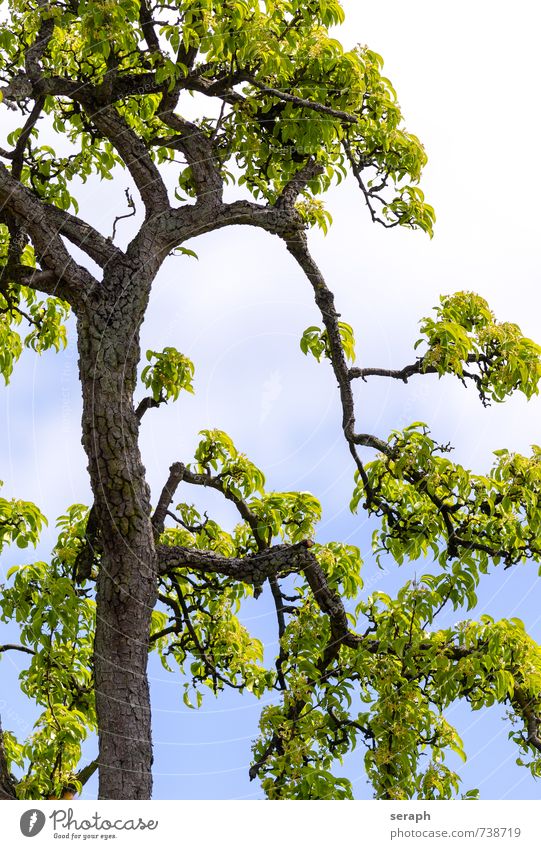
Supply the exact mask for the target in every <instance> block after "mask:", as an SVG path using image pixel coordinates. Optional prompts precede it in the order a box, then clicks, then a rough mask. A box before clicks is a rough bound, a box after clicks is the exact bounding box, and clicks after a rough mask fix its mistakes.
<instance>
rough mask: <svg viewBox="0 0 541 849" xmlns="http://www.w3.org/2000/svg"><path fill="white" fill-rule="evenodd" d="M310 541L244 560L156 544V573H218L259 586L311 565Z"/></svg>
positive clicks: (281, 546) (274, 548)
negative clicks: (278, 576) (181, 570)
mask: <svg viewBox="0 0 541 849" xmlns="http://www.w3.org/2000/svg"><path fill="white" fill-rule="evenodd" d="M312 545H313V543H312V541H311V540H304V541H303V542H299V543H296V544H295V545H285V544H284V545H274V546H272V547H271V548H268V549H266V550H265V551H262V552H258V553H257V554H250V555H248V556H247V557H224V556H223V555H221V554H217V553H216V552H215V551H203V550H200V549H193V548H186V547H184V546H168V545H157V546H156V552H157V555H158V564H159V573H160V574H161V575H167V574H168V573H169V572H171V570H174V569H180V568H188V569H189V570H190V571H192V572H202V573H203V574H209V573H210V574H219V575H225V576H227V577H229V578H234V579H235V580H237V581H243V582H244V583H247V584H254V585H255V586H261V585H262V584H263V583H264V581H266V580H267V578H269V577H270V576H273V575H290V574H291V573H294V572H302V571H303V570H304V569H306V568H308V567H310V565H311V564H312V557H313V555H311V552H310V548H311V547H312Z"/></svg>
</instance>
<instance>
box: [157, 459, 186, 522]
mask: <svg viewBox="0 0 541 849" xmlns="http://www.w3.org/2000/svg"><path fill="white" fill-rule="evenodd" d="M185 472H186V467H185V466H183V465H182V463H173V465H172V466H171V467H170V469H169V477H168V478H167V481H166V482H165V485H164V487H163V489H162V492H161V495H160V497H159V499H158V503H157V505H156V509H155V511H154V515H153V516H152V526H153V528H154V534H155V536H156V538H159V537H160V536H161V534H163V531H164V527H165V517H166V516H167V512H168V510H169V507H170V505H171V502H172V501H173V498H174V497H175V492H176V491H177V487H178V485H179V484H180V482H181V480H182V479H183V477H184V474H185Z"/></svg>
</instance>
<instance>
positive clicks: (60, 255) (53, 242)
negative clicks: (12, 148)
mask: <svg viewBox="0 0 541 849" xmlns="http://www.w3.org/2000/svg"><path fill="white" fill-rule="evenodd" d="M0 209H5V210H6V211H7V212H8V213H10V214H11V215H13V216H15V218H17V219H18V220H19V221H20V222H21V223H22V226H23V228H24V230H25V232H26V233H27V234H28V235H29V236H30V238H31V239H32V242H33V244H34V247H35V249H36V254H37V256H38V259H39V262H40V264H41V266H42V270H43V271H49V272H53V273H54V275H55V277H56V284H55V286H54V291H53V292H51V294H55V295H57V296H58V297H62V298H64V300H66V301H68V302H69V303H71V304H77V303H79V302H81V301H82V300H84V299H85V297H86V296H87V295H88V294H89V292H90V290H91V289H92V288H93V286H94V284H95V283H96V281H95V279H94V277H93V276H92V275H91V274H90V272H88V271H87V270H86V269H85V268H83V267H82V266H80V265H78V264H77V263H76V262H75V260H73V259H72V257H71V256H70V255H69V253H68V251H67V250H66V248H65V246H64V243H63V242H62V239H61V238H60V236H59V234H58V229H57V227H56V226H55V218H56V217H57V212H56V211H55V210H56V208H55V207H53V206H51V205H50V204H46V203H44V202H43V201H42V200H40V199H39V198H38V197H36V195H34V194H33V192H31V191H30V189H27V188H26V187H25V186H22V185H21V184H20V183H19V182H18V181H17V180H15V179H13V177H12V176H11V174H10V173H9V171H8V169H7V168H6V167H5V166H4V165H2V164H1V163H0ZM37 279H38V278H37ZM27 285H30V286H31V285H32V278H30V280H29V282H28V284H27ZM44 291H45V290H44Z"/></svg>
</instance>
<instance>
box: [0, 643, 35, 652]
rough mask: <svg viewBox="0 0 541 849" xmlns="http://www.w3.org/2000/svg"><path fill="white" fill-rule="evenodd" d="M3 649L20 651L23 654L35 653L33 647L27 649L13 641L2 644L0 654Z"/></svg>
mask: <svg viewBox="0 0 541 849" xmlns="http://www.w3.org/2000/svg"><path fill="white" fill-rule="evenodd" d="M5 651H21V652H24V653H25V654H35V653H36V652H35V651H34V650H33V649H29V648H28V647H27V646H21V645H18V644H15V643H6V644H5V645H3V646H0V654H2V652H5Z"/></svg>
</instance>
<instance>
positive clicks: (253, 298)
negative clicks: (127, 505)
mask: <svg viewBox="0 0 541 849" xmlns="http://www.w3.org/2000/svg"><path fill="white" fill-rule="evenodd" d="M343 6H344V9H345V11H346V15H347V19H346V24H345V25H344V26H343V27H342V28H341V29H340V31H338V32H337V33H336V35H337V37H339V38H340V39H341V40H342V42H343V43H344V44H346V45H348V46H353V45H354V44H356V43H362V44H368V45H369V46H370V47H371V48H372V49H374V50H376V51H377V52H378V53H380V54H381V55H382V56H383V57H384V59H385V73H386V75H387V76H388V77H389V78H390V79H391V81H392V82H393V84H394V86H395V88H396V90H397V92H398V99H399V102H400V104H401V107H402V110H403V113H404V115H405V118H406V126H407V128H408V130H410V131H411V132H413V133H415V134H416V135H417V136H419V137H420V139H421V140H422V141H423V143H424V145H425V147H426V150H427V153H428V157H429V163H428V165H427V167H426V169H425V174H424V177H423V181H422V187H423V189H424V191H425V194H426V197H427V200H428V202H429V203H431V204H432V205H433V206H434V207H435V209H436V214H437V223H436V229H435V235H434V239H433V240H429V239H428V237H426V236H425V235H423V234H421V233H412V232H410V231H406V230H401V229H398V228H397V229H394V230H391V231H388V230H383V229H382V228H378V227H377V226H374V225H372V224H371V223H370V220H369V216H368V214H367V211H366V209H365V207H364V202H363V200H362V198H361V196H360V195H359V192H358V190H357V188H356V186H355V185H354V183H353V181H352V180H348V181H347V182H346V183H345V184H343V185H341V186H339V187H337V188H334V189H332V190H331V191H330V192H329V193H328V195H327V199H326V203H327V208H328V209H329V210H330V212H331V213H332V215H333V219H334V223H333V226H332V228H331V229H330V232H329V234H328V235H327V237H323V236H322V235H321V234H318V233H316V232H313V233H312V234H311V245H312V248H313V252H314V255H315V256H316V258H317V260H318V261H319V263H320V265H321V267H322V269H323V270H324V272H325V275H326V278H327V281H328V283H329V285H330V287H331V288H332V289H333V291H334V293H335V298H336V303H337V308H338V310H339V312H340V313H341V315H342V318H343V320H345V321H347V322H348V323H349V324H351V325H352V326H353V327H354V329H355V335H356V340H357V357H358V364H359V365H362V366H380V367H395V368H399V367H401V366H403V365H405V364H407V363H409V362H412V361H413V359H414V356H415V355H414V353H413V343H414V342H415V341H416V339H417V338H418V321H419V319H420V318H421V317H422V316H424V315H427V314H428V313H429V312H430V310H431V309H432V307H433V306H434V305H436V304H437V302H438V298H439V296H440V294H448V293H450V292H453V291H458V290H464V289H465V290H471V291H476V292H478V293H479V294H481V295H483V297H485V298H486V299H487V300H488V301H489V304H490V306H491V307H492V309H493V310H494V312H495V313H496V316H497V317H498V318H499V319H500V320H509V321H514V322H516V323H518V324H519V325H520V326H521V328H522V330H523V332H524V333H525V334H526V335H527V336H530V337H531V338H533V339H536V340H537V341H541V312H540V309H539V307H540V305H541V304H540V301H541V297H540V294H539V277H540V272H539V255H538V250H537V247H536V243H538V242H539V236H538V233H537V232H536V231H537V230H538V223H537V219H538V210H537V206H538V198H539V197H540V189H541V186H540V180H541V177H540V170H539V167H538V164H537V162H536V152H537V147H538V138H539V131H540V129H541V126H540V118H539V110H538V91H537V81H538V79H539V62H540V59H539V52H538V49H537V48H538V45H537V35H536V33H537V31H538V30H537V27H536V9H535V5H534V4H533V3H529V2H523V0H522V2H517V3H515V4H513V6H512V11H511V7H510V6H509V5H508V4H507V3H502V2H491V3H490V4H489V3H488V2H486V1H485V0H477V2H476V3H475V4H468V3H466V2H464V0H457V2H455V3H453V4H452V5H451V4H447V5H443V4H434V3H432V2H424V0H422V1H421V0H412V2H410V3H408V4H405V3H403V2H399V0H388V2H386V3H385V4H374V3H372V4H368V3H364V2H354V1H353V0H345V2H343ZM126 185H127V183H126V181H125V177H124V175H122V174H121V175H120V176H119V177H118V178H115V180H114V181H112V182H110V183H93V184H92V185H88V186H87V187H85V188H84V191H82V193H81V196H82V199H83V200H84V201H85V205H84V206H83V205H81V209H84V210H85V212H88V217H89V219H90V220H91V221H92V223H94V224H95V225H97V226H99V227H101V229H102V231H103V232H104V233H105V234H106V235H108V234H110V233H111V230H112V221H113V219H114V217H115V215H117V214H122V213H123V212H124V211H125V208H124V207H125V200H124V188H125V187H126ZM129 225H130V222H126V223H124V228H125V229H124V230H123V231H122V230H121V237H122V238H124V239H127V238H128V237H129V234H130V230H129ZM120 228H122V223H121V225H120ZM189 247H190V248H192V249H194V250H196V251H197V253H198V255H199V260H194V259H191V258H174V259H169V260H168V261H167V262H166V264H165V266H164V268H163V269H162V271H161V273H160V276H159V278H158V280H157V281H156V284H155V287H154V291H153V295H152V299H151V304H150V309H149V314H148V317H147V320H146V322H145V325H144V328H143V338H142V345H143V349H145V348H152V349H161V348H163V347H165V346H166V345H174V346H175V347H176V348H178V349H179V350H181V351H182V352H183V353H185V354H187V355H188V356H189V357H190V358H191V359H192V360H193V361H194V362H195V365H196V380H195V389H196V392H195V395H194V396H193V397H192V396H188V395H185V396H184V397H181V399H179V401H178V402H177V403H176V404H174V405H173V404H171V405H168V406H167V407H166V408H161V409H160V410H158V411H150V412H149V413H148V414H147V416H146V417H145V421H144V422H143V425H142V450H143V456H144V462H145V465H146V468H147V473H148V478H149V482H150V485H151V487H152V490H153V492H154V493H157V492H159V490H160V488H161V486H162V484H163V482H164V481H165V479H166V476H167V470H168V467H169V465H170V464H171V463H172V462H173V461H175V460H183V461H189V460H190V459H191V457H192V456H193V450H194V447H195V445H196V444H197V441H198V437H197V434H198V431H199V430H201V429H202V428H207V427H217V428H220V429H222V430H225V431H227V432H228V433H229V434H230V435H231V436H232V438H233V440H234V441H235V443H236V445H237V447H238V448H239V449H240V450H242V451H243V452H245V453H246V454H248V456H249V457H250V458H251V459H252V460H253V461H254V462H255V463H256V464H257V465H258V466H259V467H260V468H262V469H263V471H264V472H265V475H266V477H267V486H268V488H269V489H276V490H294V489H306V490H310V491H312V492H314V494H315V495H317V496H318V497H319V498H320V499H321V501H322V504H323V508H324V513H323V519H322V522H321V524H320V526H319V529H318V539H319V540H320V541H327V540H333V539H338V540H341V541H344V542H348V543H351V544H355V545H358V546H359V547H360V549H361V553H362V555H363V558H364V560H365V566H364V575H365V588H366V591H367V592H368V591H373V590H374V589H381V590H384V591H385V592H389V593H391V594H392V593H394V592H396V590H397V588H398V587H399V586H400V585H401V584H402V583H404V581H405V580H407V579H408V578H411V577H412V569H411V567H407V566H405V567H402V568H401V569H399V568H398V567H396V566H393V565H392V564H388V566H387V567H386V569H385V570H384V571H381V570H378V569H377V567H376V566H375V564H374V563H373V560H372V558H371V556H370V533H371V530H372V527H373V526H372V525H371V524H370V523H369V522H367V521H366V519H365V518H363V517H362V516H352V515H351V514H350V512H349V509H348V504H349V499H350V495H351V490H352V477H353V469H352V465H351V459H350V457H349V453H348V451H347V449H346V447H345V444H344V440H343V436H342V435H341V430H340V409H339V403H338V394H337V390H336V386H335V381H334V379H333V375H332V372H331V370H330V368H329V367H328V366H327V365H326V364H325V363H320V364H318V363H316V361H315V360H313V358H306V357H304V356H303V354H302V353H301V351H300V349H299V339H300V337H301V335H302V332H303V330H304V329H305V328H306V327H308V326H309V325H311V324H317V323H319V316H318V313H317V311H316V308H315V306H314V304H313V302H312V294H311V289H310V287H309V285H308V284H307V283H306V281H305V280H304V279H303V277H302V275H301V274H300V272H299V271H298V270H297V268H296V266H295V264H294V263H293V261H292V259H291V258H290V257H289V256H288V255H287V253H286V252H285V250H284V248H283V246H282V245H281V244H279V243H278V242H277V240H273V238H272V237H271V236H270V235H268V234H265V233H262V232H259V231H252V230H248V229H247V228H231V229H228V230H222V231H220V232H218V233H215V234H210V235H206V236H204V237H200V238H198V239H197V240H193V242H192V243H190V245H189ZM356 403H357V415H358V427H359V430H362V431H368V432H371V433H375V434H377V435H378V436H381V437H385V436H386V435H387V434H388V433H389V432H390V430H391V429H393V428H402V427H404V426H405V425H407V424H408V423H410V422H411V421H414V420H423V421H426V422H427V423H429V424H430V426H431V428H432V430H433V433H434V434H435V436H436V438H437V439H438V440H441V441H443V442H447V441H448V440H449V441H451V442H452V443H453V445H454V446H455V454H454V458H455V459H456V460H457V461H459V462H461V463H463V464H464V465H466V466H468V467H469V468H472V469H473V470H475V471H478V472H481V473H482V472H483V471H484V470H487V469H488V468H489V467H490V465H491V463H492V459H493V458H492V453H491V452H492V451H493V450H495V449H498V448H501V447H503V446H506V447H509V448H511V449H513V450H517V451H520V452H523V453H526V452H528V450H529V445H530V444H531V443H532V442H539V441H541V440H540V435H539V426H540V425H539V423H540V415H539V413H540V410H541V406H540V401H539V399H533V400H532V401H530V402H527V401H526V400H525V399H524V397H523V396H520V397H518V396H517V397H513V398H511V399H510V400H509V401H508V402H506V403H505V404H504V405H494V406H492V407H490V408H488V409H485V408H483V407H482V405H481V404H480V402H479V400H478V398H477V397H476V394H475V392H473V391H470V392H467V391H466V390H465V389H464V388H463V387H462V386H461V384H460V383H459V382H458V381H456V380H453V379H452V378H446V379H443V380H438V379H437V378H435V377H433V376H425V377H424V378H422V379H417V381H415V380H413V381H411V382H410V383H409V384H408V385H407V386H405V385H403V384H401V383H397V382H392V381H389V382H387V381H384V380H382V379H374V381H373V382H370V383H367V384H363V385H361V386H357V387H356ZM80 414H81V404H80V392H79V387H78V382H77V357H76V352H75V351H74V348H73V345H70V347H69V348H68V350H67V351H66V352H64V353H63V354H61V355H53V354H47V355H44V356H42V357H37V356H35V355H34V354H33V353H32V352H30V353H25V354H24V355H23V358H22V360H21V362H20V363H19V365H18V367H17V369H16V372H15V374H14V377H13V380H12V383H11V384H10V386H9V387H8V388H7V389H5V390H4V389H3V388H1V389H0V432H1V433H2V438H1V439H0V478H1V479H3V480H4V482H5V486H4V489H3V490H2V494H3V495H4V496H6V495H7V496H10V495H17V496H18V497H21V498H25V499H27V500H34V501H35V502H36V503H37V504H39V505H40V506H41V507H42V509H43V510H44V512H45V513H46V514H47V515H48V517H49V519H50V524H49V529H48V531H47V532H46V533H45V534H44V537H43V540H42V545H41V547H40V549H39V551H38V555H39V556H41V557H45V556H46V553H47V551H48V550H49V549H50V547H51V544H52V543H53V541H54V538H55V533H54V519H55V517H56V516H57V515H59V514H61V513H62V512H63V511H64V509H65V507H66V506H67V505H69V504H72V503H74V502H82V503H89V501H90V495H89V486H88V479H87V473H86V461H85V457H84V454H83V451H82V448H81V445H80V433H79V431H80ZM369 456H370V454H369V452H367V453H366V457H367V458H368V457H369ZM181 495H182V493H181V492H179V496H181ZM184 495H185V497H186V498H188V499H190V498H193V497H194V494H193V493H184ZM214 495H215V497H212V494H211V495H210V496H208V501H206V502H199V503H201V504H202V505H203V506H208V509H209V511H212V515H213V516H214V517H215V518H216V519H217V520H218V521H221V522H223V523H224V524H225V525H228V524H232V523H234V522H235V521H236V517H235V516H234V515H233V514H232V512H231V510H230V509H229V505H227V504H226V505H224V504H222V503H221V501H220V500H219V497H218V496H217V495H216V494H214ZM18 557H20V555H18V554H17V555H15V554H13V555H12V554H9V553H8V555H7V556H6V557H5V558H3V560H2V562H1V563H0V575H1V574H2V572H3V570H5V569H7V568H8V567H9V565H11V563H12V562H15V561H16V560H17V558H18ZM538 580H539V579H538V577H537V572H536V567H535V566H534V565H532V564H526V565H525V566H524V567H516V568H514V569H512V570H508V571H506V572H502V571H501V570H497V569H494V570H493V573H492V574H490V575H489V576H487V578H486V579H484V580H483V583H482V588H481V589H482V592H481V593H480V603H479V607H478V609H477V610H476V611H475V612H474V614H473V615H479V614H480V613H484V612H486V613H490V614H491V615H493V616H495V617H496V618H498V617H502V616H504V615H505V616H519V617H520V618H521V619H523V620H524V622H525V623H526V625H527V628H528V630H529V632H530V633H531V635H532V636H533V637H534V638H536V639H537V640H539V641H541V615H540V613H539V602H538V598H539V590H538ZM458 615H459V614H454V616H455V617H457V616H458ZM452 617H453V614H451V619H450V620H449V621H448V622H447V624H450V623H451V622H452V621H454V620H453V618H452ZM244 621H245V623H246V624H247V625H248V626H249V627H250V628H251V629H253V631H254V633H256V634H257V635H258V636H260V637H261V639H263V641H264V643H265V648H266V651H267V652H268V654H269V657H272V654H273V653H274V652H275V651H276V642H275V640H276V636H275V624H274V616H273V614H272V610H271V607H270V605H269V600H268V598H267V597H266V596H265V595H264V596H262V598H261V599H260V600H259V601H258V602H257V603H255V602H254V603H251V604H250V605H249V606H248V607H247V609H246V611H245V615H244ZM442 624H443V625H445V624H446V621H445V620H442ZM1 633H2V632H1V631H0V634H1ZM21 657H22V656H21ZM21 657H18V656H13V653H11V654H9V655H7V656H6V657H4V659H3V661H2V667H1V670H0V672H1V676H2V679H1V680H2V688H1V690H0V711H1V713H2V718H3V723H4V727H6V728H11V729H12V730H14V731H20V732H21V733H23V732H24V731H28V730H29V723H31V721H32V717H33V713H32V710H31V709H30V708H29V706H28V705H26V704H25V703H24V702H23V701H22V700H21V698H20V697H19V696H18V695H17V692H16V691H17V674H18V672H19V671H20V668H21V663H22V662H23V661H22V660H21ZM151 686H152V696H153V715H154V737H155V740H154V745H155V764H154V768H155V797H156V798H209V799H211V798H228V799H229V798H230V799H233V798H236V799H239V798H254V799H255V798H261V792H260V790H259V788H258V787H257V786H255V785H254V784H253V783H252V784H251V783H250V782H249V780H248V776H247V771H248V765H249V757H250V745H251V741H252V740H253V739H254V737H255V736H256V735H257V719H258V715H259V711H260V708H261V703H260V702H256V700H253V699H250V698H249V697H245V696H243V697H239V696H238V694H236V693H231V694H224V695H223V696H221V697H220V698H219V699H215V698H214V697H213V696H212V695H210V694H209V695H208V696H207V697H206V698H205V701H204V703H203V707H202V708H201V709H200V710H199V711H197V712H195V711H189V710H188V709H187V708H185V707H184V705H183V704H182V688H181V686H180V684H179V680H178V678H176V677H175V676H172V675H169V674H168V673H167V672H166V671H165V670H163V669H162V668H161V666H160V665H159V663H157V662H154V661H153V662H152V664H151ZM502 716H503V713H502V711H501V709H499V708H496V709H491V710H489V711H483V712H477V713H471V712H470V711H469V710H468V709H465V708H464V707H463V706H461V705H458V706H456V708H453V709H452V710H451V711H449V713H448V718H449V719H450V721H452V722H455V723H456V724H457V727H458V729H459V732H460V733H461V735H462V737H463V739H464V742H465V746H466V751H467V752H468V756H469V757H468V762H467V764H466V765H465V766H463V767H462V766H461V768H460V772H461V774H462V776H463V778H464V782H463V789H464V790H467V789H469V788H470V787H478V788H479V789H480V791H481V796H482V797H483V798H518V799H520V798H523V799H529V798H538V797H539V786H538V784H536V783H535V782H534V781H533V780H532V778H531V777H530V775H529V773H528V772H527V771H525V770H521V769H519V768H518V767H517V766H516V765H515V758H516V751H515V749H514V747H513V746H512V745H511V744H510V743H509V742H508V740H507V732H508V730H509V727H508V724H506V723H505V722H503V721H502ZM93 746H94V741H90V742H89V745H88V754H89V757H93V755H94V752H93ZM450 763H452V762H450ZM452 765H453V764H452ZM344 774H347V775H348V776H349V777H350V778H351V779H352V780H353V786H354V792H355V795H356V796H357V798H370V797H371V791H370V788H369V787H368V786H367V784H366V781H365V778H364V773H363V768H362V754H361V752H360V750H359V751H358V752H356V753H354V756H353V757H351V758H348V761H347V763H346V764H345V766H344ZM95 792H96V787H95V782H94V783H92V784H90V785H88V788H87V789H86V792H85V797H87V798H92V795H93V794H95Z"/></svg>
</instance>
